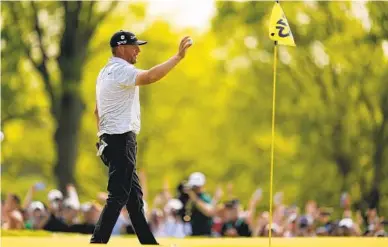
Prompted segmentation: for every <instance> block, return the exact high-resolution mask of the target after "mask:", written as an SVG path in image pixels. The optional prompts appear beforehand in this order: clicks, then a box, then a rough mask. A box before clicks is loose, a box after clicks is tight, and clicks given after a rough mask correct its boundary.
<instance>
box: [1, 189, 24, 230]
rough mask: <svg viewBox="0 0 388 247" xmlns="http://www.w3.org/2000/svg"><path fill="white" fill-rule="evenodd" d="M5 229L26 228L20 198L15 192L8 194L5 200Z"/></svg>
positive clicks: (3, 226)
mask: <svg viewBox="0 0 388 247" xmlns="http://www.w3.org/2000/svg"><path fill="white" fill-rule="evenodd" d="M3 213H4V218H3V221H4V222H3V225H2V228H3V229H9V230H11V229H12V230H17V229H23V228H24V219H23V213H22V208H21V204H20V198H19V197H18V196H17V195H15V194H8V196H7V199H6V201H5V202H4V210H3Z"/></svg>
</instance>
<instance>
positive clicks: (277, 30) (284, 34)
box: [269, 2, 295, 46]
mask: <svg viewBox="0 0 388 247" xmlns="http://www.w3.org/2000/svg"><path fill="white" fill-rule="evenodd" d="M269 37H270V39H272V40H274V41H277V42H278V44H279V45H289V46H295V42H294V37H293V36H292V32H291V28H290V26H289V25H288V21H287V18H286V15H285V14H284V12H283V10H282V7H280V4H279V3H277V2H276V3H275V5H274V7H273V9H272V14H271V20H270V23H269Z"/></svg>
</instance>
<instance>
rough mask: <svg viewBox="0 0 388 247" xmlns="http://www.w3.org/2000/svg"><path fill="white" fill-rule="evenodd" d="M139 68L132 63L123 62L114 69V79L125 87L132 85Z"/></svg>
mask: <svg viewBox="0 0 388 247" xmlns="http://www.w3.org/2000/svg"><path fill="white" fill-rule="evenodd" d="M139 71H140V70H138V69H136V68H135V66H133V65H127V64H123V65H120V66H119V67H118V68H117V69H116V73H115V76H116V78H115V79H116V80H117V81H118V83H119V84H120V85H122V86H125V87H133V86H135V84H136V77H137V74H138V73H139Z"/></svg>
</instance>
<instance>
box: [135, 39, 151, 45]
mask: <svg viewBox="0 0 388 247" xmlns="http://www.w3.org/2000/svg"><path fill="white" fill-rule="evenodd" d="M147 43H148V42H147V41H145V40H138V41H136V42H135V44H136V45H145V44H147Z"/></svg>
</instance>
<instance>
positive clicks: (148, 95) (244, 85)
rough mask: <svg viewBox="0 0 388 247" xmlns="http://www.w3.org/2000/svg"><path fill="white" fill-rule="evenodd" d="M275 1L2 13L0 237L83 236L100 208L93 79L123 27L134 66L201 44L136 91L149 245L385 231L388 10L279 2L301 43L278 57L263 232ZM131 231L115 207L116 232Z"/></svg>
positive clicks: (379, 5)
mask: <svg viewBox="0 0 388 247" xmlns="http://www.w3.org/2000/svg"><path fill="white" fill-rule="evenodd" d="M273 4H274V3H273V1H213V0H206V1H198V0H168V1H167V0H166V1H156V0H152V1H148V0H144V1H2V2H1V25H0V29H1V46H0V49H1V55H2V58H4V59H2V60H1V129H0V130H1V136H0V139H1V140H2V142H1V143H0V144H1V157H0V158H1V167H0V169H1V189H2V219H1V222H2V229H33V230H38V229H46V230H49V231H61V232H62V231H63V232H82V233H90V232H92V229H93V227H94V224H95V223H96V220H97V219H98V215H99V214H100V211H101V207H102V205H103V204H104V200H105V199H106V196H107V195H105V194H104V193H98V192H99V191H106V177H107V176H106V174H107V169H106V167H105V166H104V165H102V164H101V160H100V159H99V157H97V156H96V148H95V142H96V140H97V138H96V132H97V130H96V127H95V126H96V120H95V116H94V114H93V112H94V108H95V85H96V84H95V83H96V78H97V76H98V72H99V70H100V69H101V68H102V67H103V66H104V64H105V63H106V62H107V61H108V59H109V58H110V56H111V55H112V54H111V50H110V47H109V38H110V37H111V35H112V33H113V32H115V31H117V30H120V29H126V30H129V31H132V32H134V33H135V34H136V35H137V37H138V38H139V39H143V40H147V41H148V44H147V45H145V46H142V50H141V53H140V55H139V57H138V63H137V64H136V65H137V67H138V68H140V69H149V68H151V67H153V66H155V65H156V64H158V63H160V62H162V61H165V59H167V58H168V57H170V56H171V55H173V54H175V53H176V52H177V44H178V42H179V40H180V39H181V38H182V37H184V36H185V35H190V36H191V37H192V38H193V40H194V45H193V47H191V48H190V52H189V54H188V55H187V57H186V58H185V61H184V62H182V63H181V64H180V65H179V66H178V67H177V68H176V70H175V71H174V72H173V73H171V74H169V75H168V76H167V77H166V78H165V79H163V81H161V82H160V83H156V84H155V85H152V86H149V87H142V88H141V89H140V100H141V107H142V109H141V120H142V123H141V124H142V129H141V132H140V134H139V136H138V139H137V141H138V154H137V161H138V162H137V165H138V167H137V168H138V170H143V171H146V172H147V174H146V175H147V178H146V179H145V176H144V175H141V178H140V179H141V181H142V182H143V184H142V186H143V187H144V190H145V193H144V200H145V202H146V203H147V204H146V205H147V206H146V208H145V210H146V214H147V218H148V221H149V224H150V226H151V227H152V229H153V231H154V232H155V234H156V235H157V236H177V237H182V236H187V235H211V236H222V235H227V236H237V235H241V236H245V235H250V236H264V235H265V234H267V232H268V231H266V229H269V228H270V229H272V230H273V231H274V235H275V236H284V237H291V236H299V235H303V236H306V235H307V236H309V235H360V236H375V235H379V236H382V235H384V234H385V231H384V226H385V225H386V222H385V221H384V219H383V218H382V217H383V216H386V217H388V179H387V178H388V155H387V154H388V83H387V78H388V39H387V37H388V25H387V20H388V11H387V10H388V2H384V1H310V0H308V1H281V5H282V8H283V10H284V12H285V14H286V16H287V20H288V23H289V25H290V27H291V30H292V33H293V36H294V39H295V42H296V45H297V46H296V47H284V46H280V47H279V50H278V51H279V53H278V58H279V59H278V73H277V84H276V137H275V145H274V148H275V160H274V164H275V166H274V169H275V173H274V188H275V190H277V191H278V193H277V194H276V193H274V198H273V199H274V202H275V207H274V223H273V225H271V226H268V209H269V203H268V201H269V197H268V191H269V186H268V185H269V177H270V176H269V173H270V169H269V167H270V150H271V136H272V135H271V113H272V89H273V85H272V81H273V65H274V59H273V53H274V44H273V42H272V41H271V40H270V39H269V37H268V22H269V19H270V14H271V10H272V7H273ZM195 171H201V172H203V173H204V174H206V178H207V179H206V184H205V181H204V180H205V179H202V178H199V177H202V176H201V175H193V176H194V178H195V176H197V178H195V179H194V180H192V182H191V183H195V182H193V181H196V180H198V181H199V182H198V181H197V182H196V185H197V186H194V185H193V186H190V183H189V180H190V179H189V176H190V174H192V173H193V172H195ZM185 176H187V178H184V177H185ZM201 179H202V180H201ZM182 180H185V182H182V183H181V181H182ZM37 181H44V184H42V183H38V184H36V182H37ZM165 181H168V183H166V182H165ZM228 183H231V184H234V186H233V188H232V186H231V185H228ZM71 184H72V185H73V186H71ZM204 184H205V187H206V189H205V187H203V185H204ZM179 185H180V186H179ZM183 185H185V186H183ZM193 187H198V188H197V189H194V190H192V189H189V188H193ZM258 187H260V188H261V189H262V192H261V190H259V188H258ZM53 188H56V189H58V191H51V189H53ZM27 191H29V192H28V193H27ZM344 192H347V193H346V194H343V193H344ZM275 194H276V196H275ZM130 225H131V221H130V217H129V216H128V215H127V213H126V212H125V210H124V211H123V212H122V214H121V216H120V218H119V220H118V222H117V225H116V228H115V229H114V234H131V233H132V232H133V230H132V228H131V226H130ZM29 233H30V232H29Z"/></svg>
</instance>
